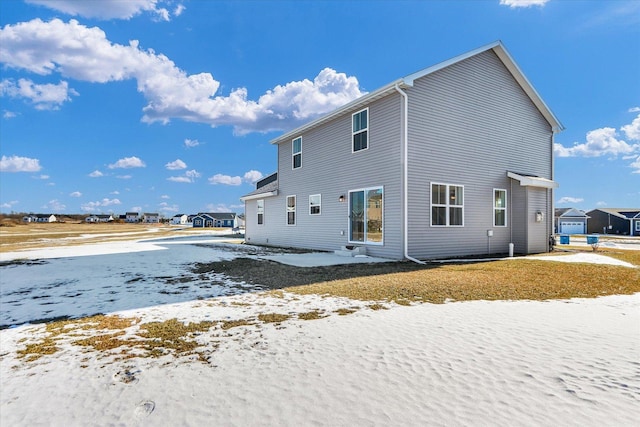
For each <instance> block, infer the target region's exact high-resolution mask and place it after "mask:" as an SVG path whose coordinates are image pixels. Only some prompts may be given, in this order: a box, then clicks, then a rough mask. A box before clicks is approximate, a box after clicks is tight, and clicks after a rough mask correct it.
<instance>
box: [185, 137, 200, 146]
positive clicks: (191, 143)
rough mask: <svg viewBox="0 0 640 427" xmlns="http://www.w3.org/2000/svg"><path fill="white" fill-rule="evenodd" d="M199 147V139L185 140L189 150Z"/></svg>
mask: <svg viewBox="0 0 640 427" xmlns="http://www.w3.org/2000/svg"><path fill="white" fill-rule="evenodd" d="M198 145H200V142H199V141H198V140H197V139H189V138H187V139H185V140H184V146H185V147H187V148H193V147H197V146H198Z"/></svg>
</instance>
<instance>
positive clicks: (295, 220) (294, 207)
mask: <svg viewBox="0 0 640 427" xmlns="http://www.w3.org/2000/svg"><path fill="white" fill-rule="evenodd" d="M290 197H293V209H291V208H290V207H289V198H290ZM285 204H286V206H285V213H286V215H285V218H284V221H285V223H286V224H287V226H288V227H295V226H296V224H297V223H298V215H297V213H296V211H297V209H298V198H297V197H296V196H295V195H294V194H292V195H290V196H287V197H286V198H285ZM289 212H293V224H289Z"/></svg>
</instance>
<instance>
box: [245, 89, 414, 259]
mask: <svg viewBox="0 0 640 427" xmlns="http://www.w3.org/2000/svg"><path fill="white" fill-rule="evenodd" d="M368 108H369V130H368V131H369V143H368V149H366V150H362V151H358V152H356V153H353V152H352V133H351V115H352V113H354V112H357V111H360V110H361V109H357V110H354V111H352V112H347V113H345V114H344V115H342V116H340V117H338V118H336V119H335V120H333V121H331V122H329V123H326V124H324V125H323V126H321V127H318V128H315V129H311V130H310V131H308V132H306V133H303V134H301V135H299V136H302V166H301V167H300V168H297V169H295V170H294V169H293V168H292V161H291V141H285V142H282V143H280V144H279V145H278V182H279V189H278V191H279V193H278V196H275V197H270V198H265V199H264V200H265V224H264V226H256V225H253V226H252V227H250V226H249V223H250V222H254V224H255V218H253V217H255V216H256V215H255V202H254V201H253V200H252V201H249V202H247V213H246V215H247V225H246V227H247V236H251V237H250V239H251V240H250V241H249V243H259V244H269V245H274V246H283V247H298V248H307V249H314V250H326V251H334V250H337V249H340V248H341V247H342V246H344V245H348V244H349V242H348V238H349V236H348V234H349V202H348V197H349V191H350V190H356V189H362V188H370V187H378V186H382V187H383V188H384V196H383V197H384V198H383V209H384V216H383V220H384V224H383V229H384V233H383V237H384V244H383V245H381V246H380V245H366V246H367V254H369V255H372V256H380V257H388V258H397V259H400V258H402V218H401V215H400V210H399V208H400V203H401V173H402V170H401V166H400V162H401V147H400V142H401V128H400V113H401V105H400V96H399V95H397V94H392V95H389V96H387V97H385V98H382V99H379V100H377V101H375V102H373V103H372V104H370V105H368ZM294 138H295V137H294ZM313 194H320V195H321V197H322V205H321V214H320V215H309V196H310V195H313ZM293 195H295V196H296V225H295V226H289V225H287V223H286V198H287V196H293ZM341 195H344V196H345V201H344V202H339V201H338V198H339V197H340V196H341ZM267 239H268V242H267Z"/></svg>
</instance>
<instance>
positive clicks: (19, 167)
mask: <svg viewBox="0 0 640 427" xmlns="http://www.w3.org/2000/svg"><path fill="white" fill-rule="evenodd" d="M40 169H42V166H40V160H38V159H30V158H29V157H20V156H11V157H7V156H2V159H0V172H38V171H39V170H40Z"/></svg>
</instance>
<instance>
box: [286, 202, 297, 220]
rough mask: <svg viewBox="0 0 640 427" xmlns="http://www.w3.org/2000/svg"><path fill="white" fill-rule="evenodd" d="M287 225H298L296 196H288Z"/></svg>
mask: <svg viewBox="0 0 640 427" xmlns="http://www.w3.org/2000/svg"><path fill="white" fill-rule="evenodd" d="M287 225H296V196H287Z"/></svg>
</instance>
